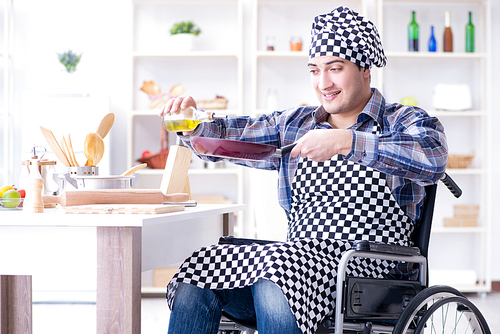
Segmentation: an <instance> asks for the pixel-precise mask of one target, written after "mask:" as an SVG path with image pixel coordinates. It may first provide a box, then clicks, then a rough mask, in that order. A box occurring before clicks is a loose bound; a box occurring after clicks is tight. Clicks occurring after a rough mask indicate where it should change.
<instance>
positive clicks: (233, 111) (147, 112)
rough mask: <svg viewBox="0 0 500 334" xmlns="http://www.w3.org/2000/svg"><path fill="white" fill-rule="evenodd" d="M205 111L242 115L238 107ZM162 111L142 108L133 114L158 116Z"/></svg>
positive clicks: (217, 114)
mask: <svg viewBox="0 0 500 334" xmlns="http://www.w3.org/2000/svg"><path fill="white" fill-rule="evenodd" d="M204 110H205V111H210V112H213V113H214V114H215V115H216V116H221V115H228V116H233V115H240V114H241V112H240V111H239V110H238V109H204ZM159 112H160V109H141V110H132V112H131V114H130V115H131V116H132V117H136V116H157V117H159V116H158V113H159Z"/></svg>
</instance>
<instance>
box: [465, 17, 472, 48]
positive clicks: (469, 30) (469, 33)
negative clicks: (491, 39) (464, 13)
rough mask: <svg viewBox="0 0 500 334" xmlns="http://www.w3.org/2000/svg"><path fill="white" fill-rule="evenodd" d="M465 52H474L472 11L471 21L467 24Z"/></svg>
mask: <svg viewBox="0 0 500 334" xmlns="http://www.w3.org/2000/svg"><path fill="white" fill-rule="evenodd" d="M465 52H474V25H473V24H472V12H469V23H467V25H466V26H465Z"/></svg>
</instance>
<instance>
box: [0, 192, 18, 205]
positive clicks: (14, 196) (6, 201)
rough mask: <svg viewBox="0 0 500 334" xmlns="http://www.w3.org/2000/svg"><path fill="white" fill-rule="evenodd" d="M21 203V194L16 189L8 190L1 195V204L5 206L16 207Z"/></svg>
mask: <svg viewBox="0 0 500 334" xmlns="http://www.w3.org/2000/svg"><path fill="white" fill-rule="evenodd" d="M19 204H21V194H20V193H19V192H18V191H17V190H8V191H6V192H5V193H4V194H3V196H2V205H3V206H4V207H6V208H17V207H18V206H19Z"/></svg>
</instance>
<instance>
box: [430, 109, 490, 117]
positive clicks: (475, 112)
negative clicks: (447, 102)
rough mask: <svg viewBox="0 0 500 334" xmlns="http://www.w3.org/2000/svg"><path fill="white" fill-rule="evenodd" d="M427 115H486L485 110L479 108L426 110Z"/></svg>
mask: <svg viewBox="0 0 500 334" xmlns="http://www.w3.org/2000/svg"><path fill="white" fill-rule="evenodd" d="M427 112H428V113H429V115H431V116H437V117H484V116H488V113H487V112H486V111H481V110H458V111H456V110H453V111H452V110H427Z"/></svg>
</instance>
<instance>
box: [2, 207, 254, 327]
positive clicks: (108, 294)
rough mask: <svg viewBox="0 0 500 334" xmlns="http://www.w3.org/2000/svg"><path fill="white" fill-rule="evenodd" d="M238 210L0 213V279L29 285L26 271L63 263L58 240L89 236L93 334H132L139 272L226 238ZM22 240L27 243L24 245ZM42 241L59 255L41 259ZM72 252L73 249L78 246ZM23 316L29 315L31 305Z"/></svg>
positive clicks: (64, 243) (66, 244) (64, 252)
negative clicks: (57, 249) (91, 242)
mask: <svg viewBox="0 0 500 334" xmlns="http://www.w3.org/2000/svg"><path fill="white" fill-rule="evenodd" d="M244 208H245V206H244V205H236V204H234V205H218V204H213V205H212V204H205V205H198V206H197V207H194V208H186V210H185V211H181V212H173V213H168V214H160V215H156V214H152V215H147V214H141V215H138V214H65V213H64V211H63V210H62V209H46V210H45V213H38V214H35V213H24V212H23V211H22V210H12V211H10V210H5V211H2V212H1V213H0V214H1V220H0V254H2V255H1V256H0V274H1V275H32V280H33V285H35V282H36V280H37V272H36V270H35V269H33V270H34V271H35V272H31V270H32V268H35V267H37V266H39V265H40V263H42V264H43V265H44V266H45V265H46V266H47V268H50V266H54V265H58V264H59V265H61V266H63V265H64V261H67V256H68V252H71V249H68V248H71V245H72V244H73V240H68V239H67V238H65V235H68V238H74V235H75V231H77V232H78V231H82V233H83V232H85V233H87V232H90V234H91V235H95V245H96V251H97V258H96V259H95V255H96V253H92V252H90V254H89V256H90V257H93V260H95V266H96V268H95V269H96V310H97V311H96V320H97V321H96V323H97V331H96V332H97V333H134V334H135V333H140V331H141V272H142V271H147V270H151V269H155V268H162V267H168V266H175V265H178V264H179V263H181V262H182V261H183V260H184V259H185V258H186V257H187V256H189V255H191V253H192V252H193V251H194V250H195V249H196V248H199V247H201V246H205V245H209V244H213V243H216V242H217V240H218V238H219V237H220V236H222V235H228V234H231V233H232V231H233V224H234V213H235V212H237V211H241V210H244ZM71 231H72V233H70V232H71ZM30 234H31V235H33V234H34V235H35V236H34V237H33V236H32V237H31V238H30V237H29V236H30ZM54 234H57V238H56V239H53V236H54ZM44 236H46V237H47V238H48V237H49V236H52V239H51V245H50V246H51V247H52V248H53V247H57V244H59V243H60V244H61V248H64V249H61V251H60V252H56V253H55V254H54V252H52V253H50V254H45V253H44V249H45V248H47V244H46V243H47V242H46V241H45V244H44V240H46V238H45V237H44ZM54 240H56V241H54ZM54 243H55V244H54ZM74 244H76V245H77V244H78V238H75V240H74ZM7 254H8V256H7ZM2 301H3V302H4V304H5V300H1V299H0V302H2ZM0 306H1V307H3V309H5V307H6V306H5V305H3V306H2V305H0ZM26 312H27V313H28V312H29V314H31V305H29V310H28V309H27V310H26Z"/></svg>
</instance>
